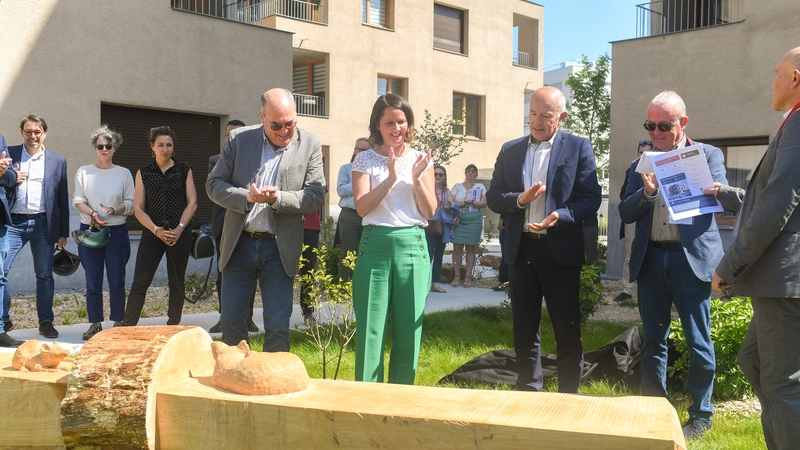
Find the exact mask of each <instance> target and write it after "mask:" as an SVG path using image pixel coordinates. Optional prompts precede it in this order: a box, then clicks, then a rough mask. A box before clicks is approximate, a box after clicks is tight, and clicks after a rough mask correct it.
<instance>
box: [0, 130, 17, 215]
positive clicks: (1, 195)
mask: <svg viewBox="0 0 800 450" xmlns="http://www.w3.org/2000/svg"><path fill="white" fill-rule="evenodd" d="M2 152H6V158H8V157H9V156H8V146H6V138H4V137H3V135H2V134H0V156H2ZM16 184H17V172H15V171H14V167H13V166H10V167H9V168H8V169H7V170H6V173H4V174H3V176H2V177H0V186H1V187H2V188H3V189H2V190H0V209H2V210H3V211H2V212H0V225H8V224H10V223H11V206H10V205H9V203H8V196H7V195H5V193H6V190H10V189H12V188H14V187H15V186H16Z"/></svg>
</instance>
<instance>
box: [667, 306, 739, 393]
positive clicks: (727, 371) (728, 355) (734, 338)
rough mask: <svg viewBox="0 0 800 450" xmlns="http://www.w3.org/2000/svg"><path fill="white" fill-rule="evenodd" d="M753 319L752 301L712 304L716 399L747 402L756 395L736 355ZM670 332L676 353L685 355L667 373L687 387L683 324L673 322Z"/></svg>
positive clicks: (686, 355) (687, 365)
mask: <svg viewBox="0 0 800 450" xmlns="http://www.w3.org/2000/svg"><path fill="white" fill-rule="evenodd" d="M752 318H753V305H752V304H751V303H750V299H749V298H738V297H733V298H731V299H730V300H729V301H723V300H719V299H715V300H711V339H712V340H713V341H714V353H715V354H716V357H717V370H716V374H715V376H714V394H713V395H714V397H715V398H719V399H730V398H743V397H747V396H750V395H752V393H753V388H752V387H751V386H750V383H748V382H747V379H746V378H745V376H744V374H743V373H742V371H741V369H739V365H738V363H737V362H736V355H737V354H738V353H739V347H740V346H741V345H742V341H743V340H744V335H745V333H746V332H747V327H748V326H749V325H750V319H752ZM670 329H671V331H670V334H669V337H670V339H672V340H673V341H674V343H675V349H676V350H678V351H679V352H680V353H681V357H680V358H678V359H677V360H676V361H675V363H674V364H673V365H671V366H669V367H668V368H667V370H668V373H669V375H670V376H671V377H673V378H674V379H675V380H676V381H679V382H681V383H682V384H683V385H684V386H685V385H686V378H687V374H688V370H689V351H688V350H687V345H686V338H685V337H684V335H683V326H682V325H681V321H680V320H673V321H672V322H671V323H670Z"/></svg>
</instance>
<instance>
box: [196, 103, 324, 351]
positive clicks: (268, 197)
mask: <svg viewBox="0 0 800 450" xmlns="http://www.w3.org/2000/svg"><path fill="white" fill-rule="evenodd" d="M260 115H261V122H262V126H260V127H258V128H256V129H252V130H247V131H243V132H241V133H239V134H237V135H236V136H235V137H234V138H233V140H231V142H229V143H228V144H226V145H225V147H224V149H223V150H222V153H221V154H220V157H219V161H218V162H217V165H216V166H214V170H212V171H211V174H210V175H209V177H208V181H207V182H206V191H207V192H208V196H209V198H211V200H213V201H214V202H215V203H217V204H218V205H220V206H222V207H223V208H225V209H226V210H227V211H226V212H225V226H224V227H223V229H222V240H221V243H220V244H221V245H220V258H219V266H220V268H221V269H222V292H223V294H224V297H223V299H222V302H223V304H224V307H223V308H222V313H221V317H220V320H221V321H222V340H223V342H225V343H226V344H228V345H236V344H238V343H239V342H240V341H241V340H247V339H248V334H247V325H246V320H247V314H248V312H249V305H248V304H249V301H250V297H251V296H252V295H253V292H254V291H255V288H256V283H258V284H259V285H260V287H261V292H262V293H263V294H264V295H262V300H263V303H264V347H263V349H264V351H267V352H280V351H283V352H288V351H289V347H290V341H289V317H290V316H291V313H292V297H293V294H294V288H293V283H292V281H293V279H294V276H295V275H297V271H298V269H299V264H300V253H301V251H302V246H303V213H307V212H311V211H314V210H316V209H319V207H320V206H322V202H323V197H324V195H325V188H324V186H323V185H324V183H325V179H324V176H323V168H322V143H321V142H320V140H319V138H318V137H317V136H315V135H314V134H312V133H309V132H307V131H304V130H301V129H299V128H296V126H297V113H296V111H295V104H294V98H293V96H292V93H291V92H289V91H288V90H286V89H271V90H269V91H267V92H265V93H264V95H262V96H261V112H260ZM267 294H269V295H267Z"/></svg>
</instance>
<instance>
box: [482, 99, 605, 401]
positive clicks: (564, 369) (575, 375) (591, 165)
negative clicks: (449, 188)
mask: <svg viewBox="0 0 800 450" xmlns="http://www.w3.org/2000/svg"><path fill="white" fill-rule="evenodd" d="M566 118H567V111H566V99H565V98H564V94H563V93H561V91H559V90H558V89H555V88H553V87H543V88H541V89H538V90H536V92H534V94H533V96H532V97H531V106H530V129H531V134H530V135H529V136H524V137H521V138H519V139H515V140H513V141H510V142H506V143H505V144H504V145H503V147H502V149H501V150H500V154H499V155H498V156H497V162H496V163H495V166H494V173H493V174H492V182H491V185H490V186H491V187H490V188H489V192H488V193H487V194H486V198H487V201H488V205H489V208H490V209H491V210H492V211H494V212H496V213H498V214H503V215H505V217H506V220H507V222H506V234H505V255H504V256H503V260H504V261H505V262H506V263H507V264H508V265H509V282H510V294H511V311H512V314H513V323H514V349H515V351H516V358H517V371H518V373H519V376H518V378H517V389H519V390H535V391H541V390H542V384H543V377H542V363H541V356H540V348H541V343H540V333H539V328H540V321H541V311H542V297H544V300H545V302H546V303H547V311H548V312H549V314H550V319H551V321H552V323H553V330H554V331H555V338H556V345H557V347H558V350H557V354H558V358H557V366H558V390H559V392H578V387H579V385H580V380H581V375H582V373H583V343H582V341H581V328H580V325H581V324H580V322H581V321H580V304H579V297H580V274H581V266H582V265H583V263H584V262H585V256H584V245H583V224H584V222H586V221H588V220H590V219H591V218H592V216H593V215H595V214H597V209H598V208H599V207H600V202H601V197H600V196H601V191H600V185H599V184H598V183H597V172H596V167H595V159H594V153H593V152H592V144H591V143H590V142H589V140H588V139H585V138H582V137H578V136H573V135H571V134H567V133H564V132H563V131H559V127H560V126H561V124H562V123H563V122H564V120H565V119H566Z"/></svg>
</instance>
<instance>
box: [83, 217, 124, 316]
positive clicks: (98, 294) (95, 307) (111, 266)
mask: <svg viewBox="0 0 800 450" xmlns="http://www.w3.org/2000/svg"><path fill="white" fill-rule="evenodd" d="M87 228H89V225H86V224H81V230H85V229H87ZM106 228H108V230H109V232H110V233H111V238H110V239H109V241H108V244H106V245H105V246H103V247H100V248H89V247H86V246H83V245H78V256H80V258H81V265H82V266H83V270H84V272H85V273H86V309H87V310H88V312H89V322H91V323H97V322H102V321H103V320H105V316H104V314H103V272H104V271H105V272H106V278H108V293H109V303H110V306H111V314H109V318H110V319H111V320H113V321H115V322H116V321H120V320H122V318H123V316H124V315H125V265H126V264H128V260H129V259H130V257H131V241H130V238H129V237H128V227H127V226H126V225H125V224H122V225H116V226H109V227H106Z"/></svg>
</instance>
